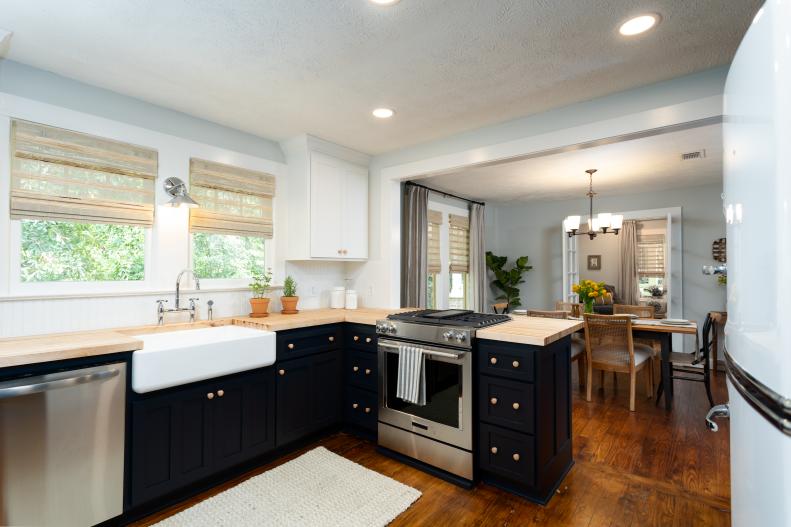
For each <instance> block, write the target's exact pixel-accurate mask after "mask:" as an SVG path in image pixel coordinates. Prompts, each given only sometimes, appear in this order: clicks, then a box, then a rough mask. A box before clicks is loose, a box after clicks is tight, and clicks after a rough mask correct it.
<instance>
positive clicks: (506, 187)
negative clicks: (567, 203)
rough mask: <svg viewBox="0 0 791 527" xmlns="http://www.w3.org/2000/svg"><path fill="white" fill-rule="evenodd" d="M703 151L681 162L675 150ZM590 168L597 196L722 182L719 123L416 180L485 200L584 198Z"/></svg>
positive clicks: (680, 151) (430, 185) (681, 151)
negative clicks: (701, 155)
mask: <svg viewBox="0 0 791 527" xmlns="http://www.w3.org/2000/svg"><path fill="white" fill-rule="evenodd" d="M701 149H703V150H706V157H705V158H703V159H695V160H690V161H682V160H681V154H682V153H684V152H691V151H695V150H701ZM588 168H596V169H598V172H596V174H594V176H593V190H594V191H596V192H597V193H599V195H601V196H605V195H615V194H632V193H638V192H651V191H656V190H665V189H670V188H678V187H690V186H697V185H705V184H707V183H714V182H718V181H722V126H721V125H719V124H717V125H709V126H704V127H700V128H694V129H691V130H683V131H677V132H670V133H666V134H662V135H656V136H652V137H646V138H642V139H633V140H630V141H624V142H621V143H613V144H609V145H603V146H596V147H592V148H588V149H584V150H575V151H572V152H564V153H560V154H554V155H548V156H543V157H536V158H532V159H525V160H521V161H512V162H508V163H502V164H498V165H491V166H485V167H475V168H469V169H466V170H463V171H460V172H455V173H449V174H443V175H438V176H433V177H430V178H425V179H422V180H421V181H420V182H421V183H423V184H425V185H427V186H429V187H431V188H435V189H437V190H444V191H445V192H451V193H453V194H458V195H461V196H464V197H468V198H473V199H479V200H485V201H499V202H504V201H536V200H560V199H573V198H584V197H585V193H586V192H587V191H588V175H587V174H586V173H585V170H586V169H588Z"/></svg>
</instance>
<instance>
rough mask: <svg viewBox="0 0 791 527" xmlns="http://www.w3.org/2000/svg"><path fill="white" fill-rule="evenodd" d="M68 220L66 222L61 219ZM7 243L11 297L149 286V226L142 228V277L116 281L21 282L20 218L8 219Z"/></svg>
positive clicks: (122, 290) (138, 289) (120, 290)
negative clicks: (143, 238) (9, 231)
mask: <svg viewBox="0 0 791 527" xmlns="http://www.w3.org/2000/svg"><path fill="white" fill-rule="evenodd" d="M64 223H69V222H64ZM10 230H11V233H10V234H11V235H10V237H9V238H10V242H9V243H10V245H9V265H10V269H9V278H10V279H9V293H10V294H11V295H12V296H49V295H69V294H82V293H86V292H96V293H112V292H118V293H129V292H143V291H147V290H150V289H152V285H153V281H152V276H153V270H152V265H153V257H152V252H153V251H152V241H151V238H152V228H145V229H144V232H145V240H144V241H143V251H144V253H143V254H144V257H143V258H144V260H143V266H144V267H143V279H142V280H116V281H103V282H96V281H85V282H72V281H65V280H64V281H52V282H23V281H22V272H21V271H22V267H21V266H22V221H21V220H10Z"/></svg>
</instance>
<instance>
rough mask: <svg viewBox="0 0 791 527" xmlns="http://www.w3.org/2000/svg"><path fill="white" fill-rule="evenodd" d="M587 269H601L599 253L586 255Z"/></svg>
mask: <svg viewBox="0 0 791 527" xmlns="http://www.w3.org/2000/svg"><path fill="white" fill-rule="evenodd" d="M588 271H601V255H600V254H589V255H588Z"/></svg>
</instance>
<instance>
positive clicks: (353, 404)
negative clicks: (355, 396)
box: [352, 403, 360, 410]
mask: <svg viewBox="0 0 791 527" xmlns="http://www.w3.org/2000/svg"><path fill="white" fill-rule="evenodd" d="M358 406H360V405H359V404H357V403H352V408H354V409H355V410H356V409H357V407H358Z"/></svg>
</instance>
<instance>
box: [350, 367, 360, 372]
mask: <svg viewBox="0 0 791 527" xmlns="http://www.w3.org/2000/svg"><path fill="white" fill-rule="evenodd" d="M352 371H354V372H358V371H360V367H359V366H354V367H352Z"/></svg>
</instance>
